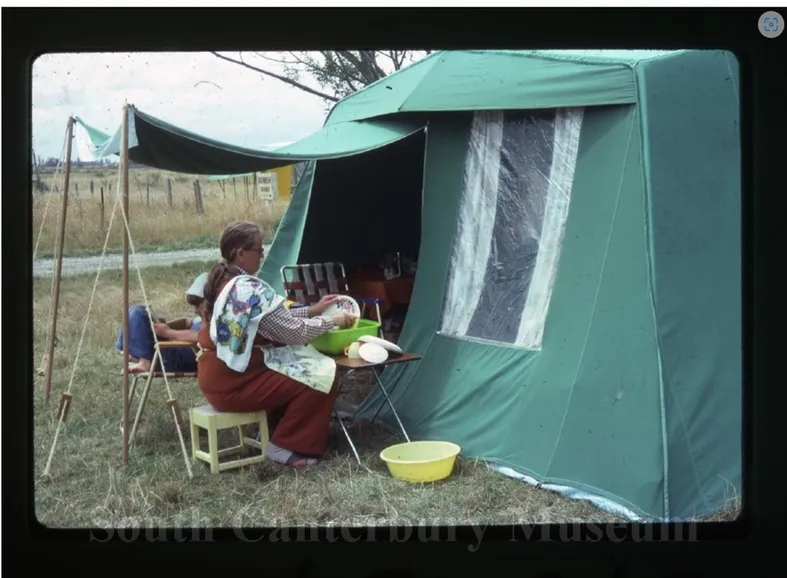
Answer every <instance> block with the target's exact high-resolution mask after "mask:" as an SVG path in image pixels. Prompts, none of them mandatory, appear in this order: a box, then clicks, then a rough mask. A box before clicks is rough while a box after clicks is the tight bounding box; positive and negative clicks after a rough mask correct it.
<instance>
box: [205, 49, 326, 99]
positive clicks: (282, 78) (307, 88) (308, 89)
mask: <svg viewBox="0 0 787 578" xmlns="http://www.w3.org/2000/svg"><path fill="white" fill-rule="evenodd" d="M211 54H212V55H213V56H215V57H216V58H221V59H222V60H226V61H227V62H232V63H233V64H239V65H240V66H243V67H245V68H248V69H249V70H253V71H255V72H259V73H260V74H264V75H265V76H270V77H271V78H275V79H276V80H280V81H282V82H285V83H287V84H289V85H290V86H294V87H295V88H299V89H301V90H303V91H304V92H308V93H309V94H313V95H314V96H319V97H320V98H324V99H325V100H330V101H331V102H339V99H338V98H337V97H335V96H331V95H329V94H325V93H324V92H320V91H319V90H315V89H313V88H311V87H310V86H306V85H305V84H301V83H300V82H298V81H297V80H292V79H290V78H287V77H286V76H281V75H280V74H276V73H275V72H270V71H268V70H264V69H262V68H257V67H256V66H252V65H251V64H247V63H245V62H244V61H243V60H235V59H234V58H230V57H228V56H224V55H223V54H219V53H218V52H213V51H211Z"/></svg>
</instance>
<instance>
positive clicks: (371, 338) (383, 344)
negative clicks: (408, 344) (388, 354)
mask: <svg viewBox="0 0 787 578" xmlns="http://www.w3.org/2000/svg"><path fill="white" fill-rule="evenodd" d="M358 341H362V342H364V343H374V344H376V345H379V346H380V347H384V348H385V349H387V350H388V351H393V352H394V353H404V351H402V348H401V347H399V346H398V345H396V344H395V343H391V342H390V341H386V340H385V339H380V338H379V337H375V336H374V335H362V336H361V337H359V338H358Z"/></svg>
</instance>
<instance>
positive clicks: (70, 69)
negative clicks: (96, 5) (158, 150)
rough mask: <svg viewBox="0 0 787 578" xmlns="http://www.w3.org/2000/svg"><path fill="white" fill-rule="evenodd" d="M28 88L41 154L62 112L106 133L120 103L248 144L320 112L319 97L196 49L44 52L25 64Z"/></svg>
mask: <svg viewBox="0 0 787 578" xmlns="http://www.w3.org/2000/svg"><path fill="white" fill-rule="evenodd" d="M266 66H269V68H271V69H275V67H276V65H275V64H269V63H266ZM201 81H206V82H201ZM216 85H218V86H216ZM32 88H33V95H32V97H33V102H32V123H33V146H34V147H35V150H36V154H37V155H40V156H44V157H50V156H54V157H57V156H59V155H60V153H61V151H62V149H63V140H64V137H65V127H66V122H67V121H68V117H69V115H72V114H73V115H75V116H79V117H81V118H82V119H83V120H84V121H85V122H86V123H88V124H90V125H92V126H94V127H95V128H97V129H99V130H102V131H104V132H108V133H112V132H114V131H115V130H117V128H118V127H119V126H120V124H121V119H122V107H123V104H124V103H125V102H126V101H127V102H128V103H129V104H134V105H135V106H136V107H137V108H138V109H139V110H141V111H142V112H146V113H149V114H151V115H153V116H155V117H157V118H160V119H162V120H164V121H166V122H169V123H172V124H174V125H177V126H180V127H182V128H185V129H187V130H190V131H193V132H196V133H198V134H202V135H205V136H208V137H211V138H214V139H218V140H222V141H226V142H230V143H234V144H237V145H240V146H250V147H253V146H263V145H266V144H269V143H274V142H281V141H294V140H298V139H300V138H303V137H304V136H306V135H308V134H310V133H312V132H314V131H316V130H318V129H319V128H320V127H321V126H322V124H323V122H324V120H325V116H326V104H325V103H324V102H323V101H322V100H321V99H319V98H317V97H315V96H312V95H310V94H307V93H305V92H303V91H301V90H298V89H297V88H294V87H290V86H288V85H286V84H285V83H282V82H280V81H277V80H275V79H270V78H263V77H262V76H261V75H259V74H258V73H255V72H254V71H252V70H248V69H245V68H243V67H241V66H238V65H235V64H232V63H229V62H225V61H222V60H220V59H218V58H216V57H215V56H213V55H211V54H209V53H204V52H203V53H183V52H180V53H144V52H140V53H80V54H47V55H44V56H41V57H40V58H38V59H37V60H36V61H35V63H34V64H33V87H32Z"/></svg>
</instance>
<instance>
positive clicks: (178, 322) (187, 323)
mask: <svg viewBox="0 0 787 578" xmlns="http://www.w3.org/2000/svg"><path fill="white" fill-rule="evenodd" d="M167 325H169V327H170V329H175V330H182V329H188V328H189V327H191V319H188V318H186V317H182V318H181V319H173V320H172V321H170V322H169V323H167Z"/></svg>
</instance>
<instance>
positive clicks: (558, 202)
mask: <svg viewBox="0 0 787 578" xmlns="http://www.w3.org/2000/svg"><path fill="white" fill-rule="evenodd" d="M737 83H738V67H737V62H736V60H735V58H734V56H733V55H732V54H729V53H725V52H720V51H677V52H636V51H597V52H571V51H537V52H534V51H458V52H438V53H433V54H432V55H430V56H429V57H427V58H425V59H424V60H422V61H420V62H418V63H416V64H414V65H412V66H410V67H408V68H405V69H403V70H401V71H399V72H397V73H395V74H392V75H391V76H388V77H387V78H384V79H382V80H380V81H379V82H377V83H375V84H373V85H371V86H368V87H366V88H365V89H363V90H361V91H359V92H357V93H355V94H353V95H351V96H349V97H347V98H345V99H344V100H342V101H341V102H339V103H337V104H336V106H335V107H334V108H333V110H332V111H331V113H330V115H329V117H328V119H327V120H326V122H325V125H324V126H323V128H322V129H321V130H320V131H318V132H317V133H315V134H314V135H311V136H310V137H307V138H306V139H303V140H301V141H299V142H296V143H294V144H292V145H288V146H286V147H281V148H276V149H269V150H254V149H242V148H238V147H235V146H233V145H229V144H226V143H220V142H217V141H215V140H211V139H207V138H205V137H201V136H199V135H196V134H194V133H190V132H188V131H185V130H183V129H180V128H177V127H174V126H172V125H169V124H167V123H165V122H163V121H161V120H159V119H155V118H153V117H151V116H149V115H145V114H143V113H141V112H139V111H137V110H136V109H134V108H131V109H130V113H129V114H130V115H132V116H131V118H130V121H129V128H130V137H129V141H130V147H131V148H130V158H131V160H135V161H138V162H141V163H143V164H147V165H149V166H154V167H157V168H161V169H166V170H176V171H182V172H189V173H200V174H213V175H231V174H242V173H247V172H253V171H260V170H267V169H270V168H274V167H276V166H282V165H284V164H287V163H293V162H299V161H308V162H307V164H306V170H305V172H304V174H303V176H302V177H301V179H300V181H299V184H298V186H297V189H296V191H295V193H294V194H293V197H292V200H291V202H290V205H289V208H288V210H287V212H286V214H285V215H284V217H283V219H282V221H281V224H280V226H279V229H278V231H277V233H276V236H275V238H274V241H273V246H272V247H271V250H270V252H269V255H268V256H267V257H266V260H265V263H264V265H263V268H262V271H261V275H262V276H263V277H264V278H265V279H266V280H267V281H268V282H269V283H271V284H272V285H273V286H274V287H276V288H277V289H279V290H280V289H281V278H280V273H279V272H280V268H281V267H282V266H283V265H288V264H295V263H315V262H324V261H337V260H340V261H343V262H344V263H345V265H346V266H348V267H363V266H370V265H371V266H374V265H377V263H378V262H379V260H380V259H381V258H382V257H383V256H384V255H385V254H387V253H392V252H400V253H401V254H402V255H404V256H408V257H411V258H412V259H415V260H417V262H418V268H417V273H416V278H415V282H414V291H413V295H412V301H411V303H410V306H409V310H408V313H407V318H406V321H405V324H404V327H403V330H402V333H401V335H400V338H399V344H400V345H401V346H402V347H403V348H404V349H406V350H408V351H412V352H415V353H419V354H421V355H422V356H423V359H422V360H421V361H419V362H417V363H412V364H407V366H408V367H406V368H401V367H400V368H391V369H388V370H386V372H385V373H384V374H383V381H384V382H385V383H386V385H387V386H388V387H389V388H391V387H393V388H394V389H393V391H392V394H391V397H392V399H393V401H394V403H395V404H396V406H397V411H398V412H399V414H400V416H401V417H402V420H403V422H404V424H405V426H406V428H407V430H408V433H409V434H410V436H411V438H413V439H440V440H449V441H453V442H455V443H458V444H459V445H460V446H461V447H462V453H463V455H464V456H466V457H469V458H479V459H481V460H485V461H487V462H488V463H490V464H491V465H492V466H493V467H495V468H496V469H498V470H499V471H501V472H503V473H506V474H508V475H511V476H516V477H521V478H522V479H525V480H527V481H530V482H539V483H542V484H543V485H544V487H547V488H552V489H556V490H558V491H561V492H564V493H566V494H569V495H573V496H576V497H580V498H584V499H590V500H593V501H595V502H596V503H597V504H598V505H600V506H601V507H605V508H608V509H614V510H616V511H619V512H621V513H623V514H624V515H629V516H631V517H643V518H649V519H661V520H670V519H673V520H674V519H685V518H688V517H693V516H702V515H705V514H709V513H712V512H715V511H717V510H719V509H721V508H723V507H724V506H725V502H726V500H727V499H728V498H730V497H731V496H734V495H735V494H736V493H738V494H739V493H740V489H741V475H742V474H741V462H742V458H741V424H742V420H741V397H742V396H741V374H742V368H741V366H742V360H741V357H742V355H741V346H742V337H741V247H740V244H741V234H740V222H741V212H740V188H741V184H740V180H741V178H740V142H739V134H738V118H739V110H738V109H739V103H738V94H737ZM119 136H120V133H119V132H117V133H116V134H115V135H114V136H113V137H109V136H108V135H104V136H103V137H100V138H98V140H97V143H96V144H97V150H98V151H99V155H98V156H102V155H104V154H117V153H118V152H119V144H120V138H119ZM382 405H383V400H382V399H381V398H380V396H378V395H377V394H374V393H373V394H371V395H370V396H369V398H368V399H367V400H366V401H365V402H364V403H363V404H362V406H361V407H360V409H359V411H358V417H360V418H370V417H372V416H373V415H374V414H375V413H376V412H377V410H378V408H380V407H382ZM391 417H392V416H390V415H389V413H388V412H387V410H386V408H383V409H382V411H381V412H380V417H379V418H378V419H381V420H382V422H383V423H384V424H387V425H389V426H391V427H395V424H394V423H393V422H392V420H391Z"/></svg>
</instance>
